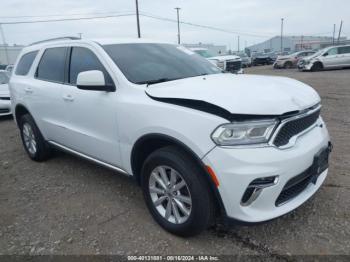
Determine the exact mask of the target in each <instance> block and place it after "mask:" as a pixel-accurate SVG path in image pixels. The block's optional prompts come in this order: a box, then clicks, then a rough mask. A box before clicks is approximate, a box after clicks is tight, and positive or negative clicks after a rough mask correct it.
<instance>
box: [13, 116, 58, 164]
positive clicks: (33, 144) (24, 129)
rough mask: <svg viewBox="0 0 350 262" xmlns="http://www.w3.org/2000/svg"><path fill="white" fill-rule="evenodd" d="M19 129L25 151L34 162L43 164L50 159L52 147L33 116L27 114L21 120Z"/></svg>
mask: <svg viewBox="0 0 350 262" xmlns="http://www.w3.org/2000/svg"><path fill="white" fill-rule="evenodd" d="M19 129H20V133H21V139H22V143H23V146H24V149H25V150H26V152H27V154H28V156H29V157H30V158H31V159H32V160H34V161H38V162H41V161H44V160H46V159H48V158H49V157H50V153H51V150H50V147H49V146H48V144H47V143H46V141H45V140H44V138H43V136H42V134H41V133H40V130H39V128H38V127H37V125H36V124H35V121H34V119H33V118H32V116H31V115H29V114H26V115H23V116H22V117H21V118H20V120H19Z"/></svg>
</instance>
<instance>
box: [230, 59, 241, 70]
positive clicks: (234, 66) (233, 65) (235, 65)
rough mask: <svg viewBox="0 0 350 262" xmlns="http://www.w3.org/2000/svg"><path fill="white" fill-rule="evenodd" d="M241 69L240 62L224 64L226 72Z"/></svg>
mask: <svg viewBox="0 0 350 262" xmlns="http://www.w3.org/2000/svg"><path fill="white" fill-rule="evenodd" d="M241 68H242V62H241V61H228V62H226V71H228V72H236V71H238V70H240V69H241Z"/></svg>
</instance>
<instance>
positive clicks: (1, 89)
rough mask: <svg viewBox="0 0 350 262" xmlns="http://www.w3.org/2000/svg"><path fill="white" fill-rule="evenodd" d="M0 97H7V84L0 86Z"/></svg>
mask: <svg viewBox="0 0 350 262" xmlns="http://www.w3.org/2000/svg"><path fill="white" fill-rule="evenodd" d="M0 96H1V97H9V96H10V90H9V86H8V84H0Z"/></svg>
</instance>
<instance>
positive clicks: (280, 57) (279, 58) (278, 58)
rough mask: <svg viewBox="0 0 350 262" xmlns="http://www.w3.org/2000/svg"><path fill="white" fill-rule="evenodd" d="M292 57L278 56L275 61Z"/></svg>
mask: <svg viewBox="0 0 350 262" xmlns="http://www.w3.org/2000/svg"><path fill="white" fill-rule="evenodd" d="M291 57H292V55H279V56H277V60H283V59H289V58H291Z"/></svg>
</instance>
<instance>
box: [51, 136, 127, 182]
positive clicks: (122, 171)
mask: <svg viewBox="0 0 350 262" xmlns="http://www.w3.org/2000/svg"><path fill="white" fill-rule="evenodd" d="M47 142H48V143H49V144H50V145H52V146H54V147H56V148H58V149H61V150H63V151H65V152H67V153H70V154H73V155H76V156H79V157H81V158H84V159H86V160H88V161H91V162H94V163H96V164H98V165H101V166H104V167H107V168H109V169H112V170H114V171H117V172H119V173H122V174H124V175H127V176H131V175H130V174H128V173H127V172H126V171H125V170H123V169H121V168H120V167H116V166H113V165H111V164H108V163H106V162H103V161H101V160H98V159H96V158H93V157H91V156H88V155H85V154H83V153H80V152H78V151H75V150H73V149H70V148H68V147H66V146H63V145H61V144H58V143H56V142H54V141H47Z"/></svg>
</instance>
